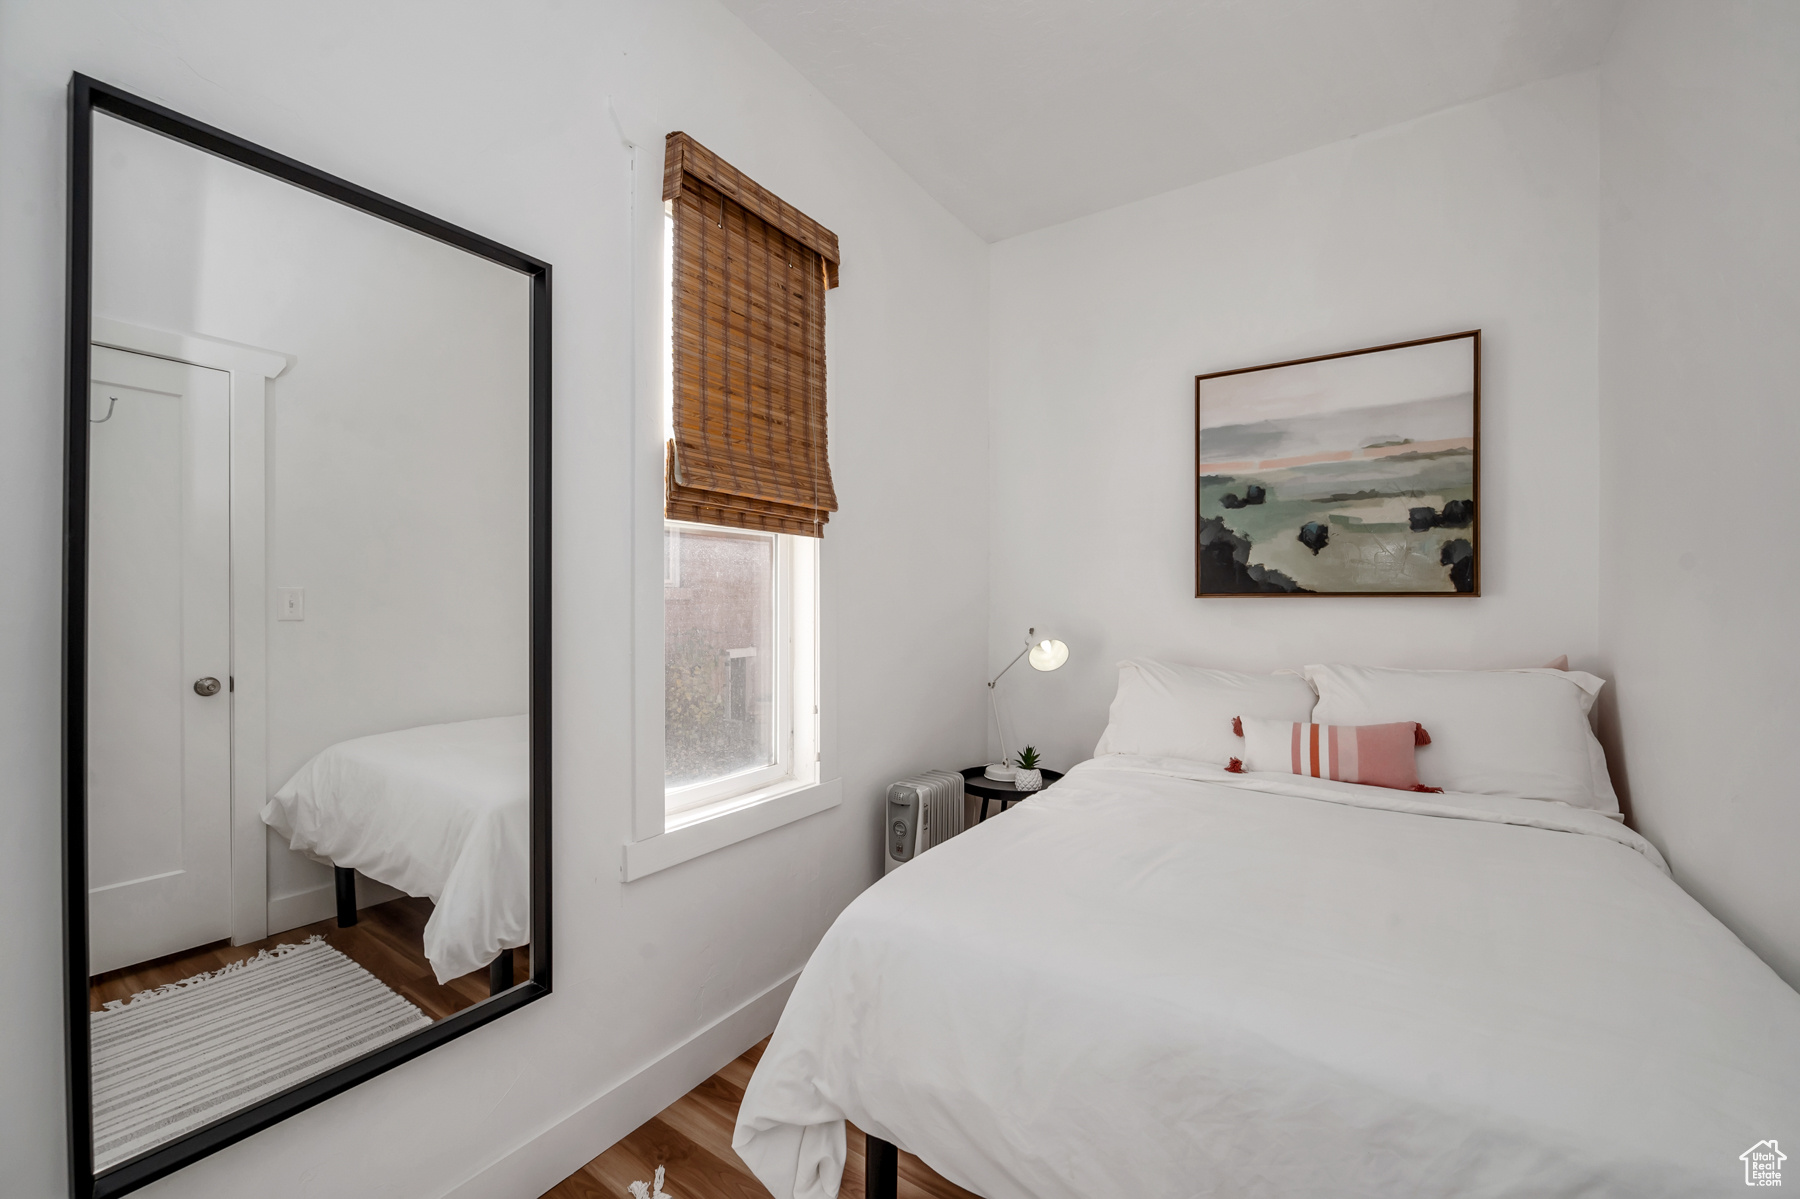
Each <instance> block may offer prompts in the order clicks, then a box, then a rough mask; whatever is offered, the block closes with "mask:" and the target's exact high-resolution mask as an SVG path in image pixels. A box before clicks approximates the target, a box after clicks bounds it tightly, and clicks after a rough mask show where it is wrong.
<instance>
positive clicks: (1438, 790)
mask: <svg viewBox="0 0 1800 1199" xmlns="http://www.w3.org/2000/svg"><path fill="white" fill-rule="evenodd" d="M1412 789H1413V790H1414V791H1423V792H1425V793H1426V794H1427V795H1442V794H1443V793H1444V789H1443V788H1442V787H1427V786H1426V785H1425V784H1424V783H1414V784H1413V785H1412Z"/></svg>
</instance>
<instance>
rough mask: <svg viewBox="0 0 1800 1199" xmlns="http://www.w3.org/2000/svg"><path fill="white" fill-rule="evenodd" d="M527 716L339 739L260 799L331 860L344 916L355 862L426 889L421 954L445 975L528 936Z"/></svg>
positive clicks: (497, 960) (295, 840) (300, 844)
mask: <svg viewBox="0 0 1800 1199" xmlns="http://www.w3.org/2000/svg"><path fill="white" fill-rule="evenodd" d="M529 729H530V725H529V720H528V718H527V717H525V716H501V717H494V718H491V719H487V720H464V721H458V722H455V723H451V724H432V725H425V726H422V727H420V728H411V729H402V730H400V731H398V732H391V733H379V734H376V735H375V736H371V737H358V738H356V739H354V740H351V741H340V742H338V743H337V744H335V745H332V746H330V747H328V748H326V749H325V750H323V751H321V752H320V753H319V754H318V755H316V756H315V757H314V758H313V759H312V760H311V761H309V762H307V763H306V765H304V766H302V767H301V768H300V769H299V771H297V772H296V773H295V774H294V776H293V777H292V778H291V779H289V780H288V781H287V783H286V784H284V785H283V786H282V787H281V789H280V790H279V791H277V792H276V793H275V796H274V798H272V799H271V800H270V801H269V802H268V804H266V805H265V806H264V807H263V810H262V818H263V822H264V823H265V824H267V825H268V826H269V827H270V828H272V829H274V830H275V831H276V832H277V833H279V834H281V836H282V837H284V838H285V839H286V840H287V843H288V845H289V846H290V847H291V848H293V849H296V850H299V851H300V852H302V853H305V854H307V855H309V856H311V857H313V858H315V859H317V860H321V861H325V862H328V863H330V864H331V865H332V866H334V867H336V869H337V876H338V888H339V913H340V923H341V922H343V921H344V920H345V919H346V915H345V907H346V896H345V894H344V888H345V882H346V880H351V882H350V886H351V892H350V894H349V896H348V905H347V906H348V916H347V918H348V919H350V920H354V918H355V894H354V882H353V880H354V877H355V875H354V872H355V871H361V872H362V873H363V874H365V875H367V876H368V877H369V878H372V879H375V880H376V881H377V882H382V883H386V884H387V885H389V886H391V887H395V888H398V889H399V890H401V891H404V892H406V894H408V895H414V896H426V897H429V898H430V899H431V901H432V904H433V910H432V913H431V917H430V919H429V920H428V921H427V922H426V924H425V944H424V950H425V957H426V960H427V961H429V962H430V963H431V968H432V971H433V973H434V974H436V976H437V980H438V982H440V983H446V982H449V981H450V980H451V979H453V978H459V977H461V976H462V975H464V974H467V973H469V972H470V971H472V970H478V969H480V968H481V967H483V966H490V965H492V966H493V967H494V968H493V970H492V972H491V975H490V981H491V984H492V985H493V986H494V987H495V988H496V989H503V988H504V987H505V986H508V985H510V984H511V971H510V967H511V963H512V954H511V952H510V951H511V950H512V949H514V948H516V947H518V946H521V945H524V944H526V943H527V942H528V941H529V939H530V931H529V930H530V927H531V886H530V829H531V816H530V808H529V804H530V794H531V782H530V766H529V756H528V750H529Z"/></svg>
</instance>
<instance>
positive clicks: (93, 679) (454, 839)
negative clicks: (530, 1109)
mask: <svg viewBox="0 0 1800 1199" xmlns="http://www.w3.org/2000/svg"><path fill="white" fill-rule="evenodd" d="M71 97H72V106H71V122H72V139H71V144H72V149H73V151H74V158H73V168H74V169H73V170H72V172H71V203H72V205H73V210H72V217H73V219H72V220H71V255H70V261H71V277H70V312H69V321H70V344H71V353H70V362H69V373H70V395H69V422H70V437H69V445H70V458H69V464H68V477H69V489H68V513H69V514H68V534H69V545H70V555H69V561H68V562H67V563H66V569H67V570H68V572H69V582H70V588H69V595H70V612H69V620H68V622H67V625H66V634H65V635H66V636H67V638H68V646H67V659H66V660H67V662H68V673H67V677H66V683H67V686H66V695H67V701H66V702H67V709H66V712H65V728H66V730H67V733H66V736H67V739H68V741H67V747H66V748H67V753H68V761H69V763H70V770H69V771H68V772H67V777H66V795H65V821H66V822H67V826H68V829H69V833H70V835H69V837H68V839H67V844H68V845H69V847H70V848H69V856H68V860H67V862H66V863H65V866H66V873H67V876H68V879H69V889H68V897H67V902H68V904H69V906H70V920H69V922H68V927H69V930H70V932H69V938H68V941H69V963H68V978H69V1006H70V1028H71V1030H72V1035H71V1042H70V1046H69V1059H70V1104H71V1108H70V1120H71V1126H72V1129H73V1131H74V1135H73V1136H72V1138H71V1142H72V1144H73V1146H74V1157H75V1163H74V1170H73V1175H74V1184H75V1185H74V1193H75V1194H77V1195H112V1194H119V1193H122V1192H124V1191H128V1190H131V1189H133V1188H135V1187H137V1186H141V1185H143V1184H144V1183H146V1182H149V1181H151V1180H152V1179H154V1178H156V1177H160V1176H161V1175H162V1174H166V1173H168V1172H169V1171H170V1170H173V1169H177V1168H179V1167H180V1166H181V1165H183V1164H185V1163H186V1162H188V1161H191V1160H193V1159H194V1158H196V1157H199V1156H201V1155H203V1154H205V1153H208V1152H211V1151H212V1150H214V1149H216V1148H219V1147H221V1146H223V1145H225V1144H229V1143H230V1142H231V1141H233V1140H236V1139H239V1138H241V1137H243V1136H246V1135H249V1134H250V1133H252V1132H255V1131H256V1130H257V1129H259V1128H262V1127H265V1126H266V1125H268V1124H270V1123H272V1122H274V1121H276V1120H279V1119H281V1118H282V1117H284V1116H286V1115H288V1114H291V1113H292V1112H294V1111H298V1110H300V1109H302V1108H304V1107H306V1106H309V1105H310V1104H312V1103H316V1102H319V1101H320V1100H322V1099H324V1098H327V1097H329V1096H330V1095H331V1094H334V1093H335V1092H337V1091H339V1090H342V1089H344V1088H345V1087H348V1086H351V1085H354V1084H355V1083H356V1082H358V1081H361V1080H362V1079H364V1078H367V1077H369V1076H371V1075H373V1074H374V1073H377V1072H379V1071H381V1070H384V1069H387V1068H390V1067H391V1066H394V1065H396V1064H398V1063H399V1062H401V1061H404V1060H405V1059H406V1058H408V1057H411V1056H414V1055H416V1054H417V1053H420V1052H423V1051H424V1050H426V1049H429V1048H430V1047H432V1046H433V1045H436V1044H439V1043H442V1042H443V1041H444V1040H446V1039H448V1038H450V1037H453V1036H456V1035H460V1034H461V1033H463V1032H467V1031H469V1030H470V1029H472V1028H474V1027H477V1026H478V1025H480V1024H481V1023H484V1022H485V1021H487V1020H490V1019H493V1018H495V1017H496V1016H499V1015H502V1014H504V1013H505V1012H507V1011H510V1010H513V1009H515V1008H517V1007H518V1006H519V1005H520V1004H522V1003H526V1002H530V1001H531V1000H533V999H535V998H538V997H540V996H542V995H544V994H547V993H548V990H549V979H550V972H549V955H548V935H547V934H548V928H549V923H548V913H547V912H546V911H545V910H544V909H545V907H546V906H547V896H548V860H547V859H548V855H547V847H548V810H549V809H548V803H549V796H548V775H547V763H548V747H549V739H548V727H547V726H548V708H547V692H546V683H547V669H546V663H547V652H548V636H547V582H548V560H547V552H548V550H547V545H548V540H547V529H546V496H547V475H548V399H549V395H548V352H549V351H548V319H549V313H548V297H549V293H548V282H549V278H548V276H549V268H548V267H547V266H546V265H545V264H543V263H541V262H538V261H537V260H535V259H532V258H529V257H527V256H525V255H522V254H519V253H518V252H516V251H513V250H509V249H507V248H505V247H504V246H500V245H498V244H497V243H493V242H489V241H487V240H486V239H484V238H481V237H479V236H477V235H475V234H471V233H468V232H467V231H465V230H462V229H459V228H456V227H454V226H451V225H448V224H445V223H443V222H440V221H437V220H435V219H434V218H431V217H428V216H426V215H424V214H423V213H419V212H417V211H415V210H412V209H410V208H406V207H404V206H402V205H399V204H396V203H394V202H393V201H390V200H386V199H384V198H383V197H380V196H378V195H375V194H374V193H370V192H367V191H364V190H362V189H360V188H357V187H355V186H353V185H351V184H348V183H345V182H343V181H342V180H338V179H335V178H333V177H331V176H329V175H324V174H321V173H319V172H316V171H313V170H311V169H310V168H307V167H304V166H302V165H300V164H298V163H295V162H292V161H291V160H288V159H285V158H282V157H280V156H278V155H276V154H273V153H272V152H270V151H267V150H264V149H261V148H260V147H257V146H254V145H251V144H249V143H246V142H242V141H239V140H237V139H235V138H232V137H230V136H229V135H226V134H223V133H221V132H219V131H218V130H215V129H210V128H208V127H207V126H204V125H200V124H198V123H196V122H193V121H191V120H188V119H187V118H183V117H180V116H178V115H176V114H174V113H170V112H168V111H167V110H163V109H160V108H158V107H157V106H155V105H152V104H149V103H147V102H145V101H142V100H139V99H137V98H135V97H131V96H129V95H126V94H125V93H121V92H117V91H115V90H112V89H109V88H106V87H104V86H103V85H99V84H96V83H94V82H93V81H91V80H87V79H84V78H83V77H80V76H77V77H76V79H75V81H74V83H73V85H72V88H71Z"/></svg>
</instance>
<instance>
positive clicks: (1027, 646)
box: [988, 641, 1031, 691]
mask: <svg viewBox="0 0 1800 1199" xmlns="http://www.w3.org/2000/svg"><path fill="white" fill-rule="evenodd" d="M1030 652H1031V642H1029V641H1027V642H1026V643H1025V648H1024V649H1022V650H1020V651H1019V652H1018V654H1017V655H1015V656H1014V658H1013V660H1012V661H1010V662H1008V663H1007V664H1006V665H1005V666H1003V667H1002V668H1001V669H1000V673H999V674H997V675H995V676H994V677H993V679H992V680H991V681H990V682H989V683H988V690H989V691H992V690H993V689H994V684H995V683H998V682H999V681H1000V680H1001V679H1002V678H1004V677H1005V676H1006V672H1007V671H1009V670H1011V669H1012V668H1013V667H1015V666H1017V665H1018V664H1019V659H1020V658H1023V657H1024V656H1025V655H1026V654H1028V653H1030Z"/></svg>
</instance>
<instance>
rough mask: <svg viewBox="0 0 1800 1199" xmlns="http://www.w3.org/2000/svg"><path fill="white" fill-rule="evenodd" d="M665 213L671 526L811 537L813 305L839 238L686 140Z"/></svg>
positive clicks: (819, 405)
mask: <svg viewBox="0 0 1800 1199" xmlns="http://www.w3.org/2000/svg"><path fill="white" fill-rule="evenodd" d="M663 199H665V200H671V201H673V202H674V203H673V208H674V211H675V254H674V260H675V268H674V274H675V278H674V299H675V304H674V308H675V419H674V425H675V429H674V432H675V436H674V438H673V439H672V440H671V441H670V442H669V448H668V457H667V460H666V462H665V463H664V466H665V470H664V478H665V481H666V487H667V501H666V504H665V508H664V510H665V512H666V513H667V515H668V517H669V519H671V520H689V521H697V522H699V523H701V524H709V525H727V526H730V527H732V528H739V529H761V530H765V531H771V532H779V533H800V534H804V535H806V536H808V537H819V536H822V535H823V532H824V525H825V522H826V521H827V520H828V519H829V518H830V514H831V513H832V512H835V511H836V510H837V493H836V492H835V491H834V490H833V489H832V486H831V463H830V460H829V457H828V455H827V453H826V448H827V447H826V438H825V427H826V426H825V292H826V290H827V289H829V288H832V287H836V286H837V279H838V241H837V234H835V233H833V232H832V231H831V230H829V229H827V228H825V227H824V226H823V225H821V224H819V223H818V222H817V221H815V220H813V219H812V218H810V217H808V216H806V215H805V214H804V213H802V212H801V211H800V210H799V209H797V208H795V207H794V206H793V205H792V204H789V203H787V202H785V201H783V200H782V199H780V198H779V197H778V196H775V195H774V194H772V193H771V192H769V191H768V190H766V189H765V188H762V187H760V186H758V185H757V184H756V183H755V182H753V181H752V180H750V179H747V178H745V177H744V175H743V173H742V172H741V171H739V170H737V169H736V168H735V167H733V166H731V165H730V164H729V163H726V162H724V161H722V160H721V159H720V158H719V157H718V156H717V155H716V154H714V153H712V151H710V150H708V149H707V148H706V147H704V146H702V145H701V144H700V143H698V142H696V141H695V140H694V139H692V138H691V137H689V136H688V135H687V134H685V133H671V134H669V140H668V146H667V148H666V150H665V153H664V158H663Z"/></svg>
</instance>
